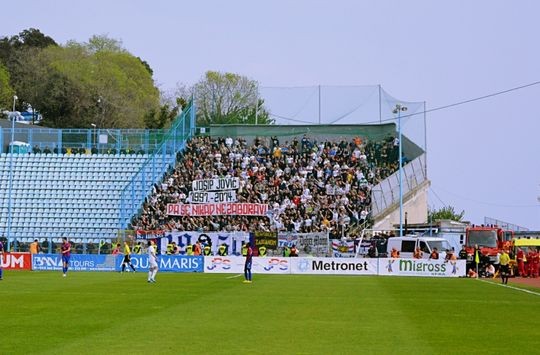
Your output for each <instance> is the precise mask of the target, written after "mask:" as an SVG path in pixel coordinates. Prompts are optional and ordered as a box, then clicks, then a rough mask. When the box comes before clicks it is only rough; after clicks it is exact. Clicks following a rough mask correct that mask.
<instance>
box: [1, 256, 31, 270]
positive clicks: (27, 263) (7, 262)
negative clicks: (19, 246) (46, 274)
mask: <svg viewBox="0 0 540 355" xmlns="http://www.w3.org/2000/svg"><path fill="white" fill-rule="evenodd" d="M0 261H1V263H2V268H3V269H5V270H31V269H32V256H31V255H30V253H4V256H3V258H2V257H0Z"/></svg>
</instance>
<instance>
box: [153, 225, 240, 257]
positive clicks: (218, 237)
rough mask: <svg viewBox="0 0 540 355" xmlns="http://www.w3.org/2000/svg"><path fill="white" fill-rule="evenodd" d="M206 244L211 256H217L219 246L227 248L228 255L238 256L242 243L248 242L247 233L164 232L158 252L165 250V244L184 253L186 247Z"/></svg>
mask: <svg viewBox="0 0 540 355" xmlns="http://www.w3.org/2000/svg"><path fill="white" fill-rule="evenodd" d="M197 240H198V241H200V242H201V243H206V242H207V241H208V240H210V241H211V243H212V248H211V251H212V254H217V251H218V247H219V246H220V245H221V244H226V245H227V246H228V254H229V255H231V254H235V253H237V254H240V252H241V248H242V242H247V241H249V233H248V232H207V233H203V232H185V231H181V232H179V231H175V232H165V234H164V235H163V237H162V238H161V241H160V242H159V243H160V244H159V247H160V250H162V251H164V250H167V244H168V243H172V242H175V243H176V245H178V246H179V247H180V249H181V250H182V251H185V247H186V246H187V245H190V244H191V245H193V244H195V243H196V242H197Z"/></svg>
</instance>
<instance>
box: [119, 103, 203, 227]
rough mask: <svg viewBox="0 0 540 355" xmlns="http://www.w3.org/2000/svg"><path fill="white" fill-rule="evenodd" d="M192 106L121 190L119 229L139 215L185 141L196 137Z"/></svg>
mask: <svg viewBox="0 0 540 355" xmlns="http://www.w3.org/2000/svg"><path fill="white" fill-rule="evenodd" d="M195 113H196V108H195V103H194V102H193V101H192V102H191V103H190V104H189V105H188V106H187V107H186V108H185V109H184V111H182V113H181V114H180V116H178V118H177V119H176V120H175V121H174V122H173V124H172V126H171V128H170V129H169V130H168V131H167V133H166V134H165V136H164V138H163V141H162V143H161V145H160V146H159V147H158V148H157V149H156V150H155V151H154V153H153V154H152V155H151V156H150V157H149V158H148V160H147V161H146V163H145V164H144V165H143V166H142V167H141V168H140V170H139V171H138V172H137V174H135V176H134V177H133V178H132V179H131V181H130V182H129V184H127V185H126V187H125V188H124V189H123V191H122V193H121V197H120V211H119V216H118V228H119V230H125V229H127V227H128V224H129V223H130V220H131V218H132V217H133V216H134V215H136V214H138V213H139V211H140V208H141V205H142V203H143V201H144V199H145V198H146V197H147V196H148V195H149V194H150V193H151V191H152V186H153V185H154V184H155V183H156V182H158V181H160V180H161V179H162V178H163V176H164V175H165V174H166V173H167V170H168V169H173V168H174V166H175V164H176V155H177V153H178V152H180V151H182V150H183V149H184V148H185V146H186V142H187V140H188V139H189V138H190V137H192V136H193V135H194V134H195V128H196V127H195Z"/></svg>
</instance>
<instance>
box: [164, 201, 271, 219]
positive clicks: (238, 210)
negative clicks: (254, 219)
mask: <svg viewBox="0 0 540 355" xmlns="http://www.w3.org/2000/svg"><path fill="white" fill-rule="evenodd" d="M266 212H268V205H264V204H260V203H203V204H182V203H169V204H168V205H167V214H168V215H169V216H266Z"/></svg>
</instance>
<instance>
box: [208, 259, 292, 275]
mask: <svg viewBox="0 0 540 355" xmlns="http://www.w3.org/2000/svg"><path fill="white" fill-rule="evenodd" d="M292 259H294V258H275V257H254V258H253V263H252V266H251V272H252V273H254V274H290V273H291V267H290V265H291V260H292ZM245 260H246V258H245V257H242V256H225V257H222V256H205V257H204V272H209V273H230V274H243V273H244V264H245Z"/></svg>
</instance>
